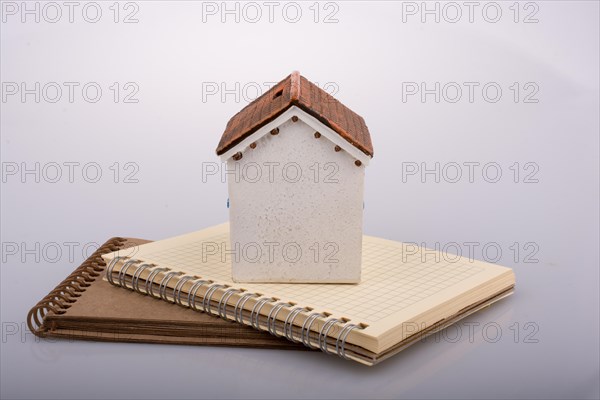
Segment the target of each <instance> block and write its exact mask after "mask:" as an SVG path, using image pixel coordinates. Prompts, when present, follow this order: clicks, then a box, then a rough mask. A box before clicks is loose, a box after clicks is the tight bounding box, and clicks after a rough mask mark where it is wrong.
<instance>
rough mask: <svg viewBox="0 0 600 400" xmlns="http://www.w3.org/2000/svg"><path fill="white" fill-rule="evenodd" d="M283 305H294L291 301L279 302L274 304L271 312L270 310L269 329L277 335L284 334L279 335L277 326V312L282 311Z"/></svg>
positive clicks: (272, 333)
mask: <svg viewBox="0 0 600 400" xmlns="http://www.w3.org/2000/svg"><path fill="white" fill-rule="evenodd" d="M283 307H292V305H291V304H290V303H283V302H278V303H276V304H275V305H274V306H273V308H271V312H269V315H268V316H267V330H268V331H269V333H270V334H271V335H273V336H277V337H281V336H283V335H279V334H278V333H277V327H276V323H277V314H279V311H281V309H282V308H283ZM271 321H273V323H271Z"/></svg>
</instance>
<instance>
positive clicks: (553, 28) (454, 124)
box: [0, 1, 600, 398]
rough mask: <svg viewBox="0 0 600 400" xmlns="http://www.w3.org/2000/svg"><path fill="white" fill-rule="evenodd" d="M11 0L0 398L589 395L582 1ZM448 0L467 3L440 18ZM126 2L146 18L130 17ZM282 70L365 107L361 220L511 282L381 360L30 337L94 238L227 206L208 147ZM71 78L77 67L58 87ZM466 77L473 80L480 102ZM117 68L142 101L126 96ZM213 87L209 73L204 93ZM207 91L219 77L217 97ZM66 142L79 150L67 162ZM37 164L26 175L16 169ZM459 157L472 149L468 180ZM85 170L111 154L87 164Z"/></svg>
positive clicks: (593, 378)
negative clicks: (33, 318)
mask: <svg viewBox="0 0 600 400" xmlns="http://www.w3.org/2000/svg"><path fill="white" fill-rule="evenodd" d="M7 3H10V2H2V10H3V14H2V18H3V20H2V24H1V42H0V43H1V53H0V55H1V58H2V65H1V81H2V84H3V88H2V95H3V98H2V103H1V107H2V113H1V114H2V115H1V125H0V127H1V131H2V132H1V156H2V171H3V177H2V178H3V180H2V197H1V199H2V215H1V216H2V227H1V233H2V246H3V248H2V258H3V259H2V268H1V296H2V297H1V299H2V301H1V311H2V315H1V319H2V344H1V346H2V352H1V355H2V361H1V378H2V381H1V387H2V389H1V395H2V397H3V398H35V397H39V398H45V397H49V398H85V397H95V398H108V397H118V398H130V397H131V398H136V397H140V398H149V397H156V398H162V397H177V398H187V397H224V398H237V397H240V398H241V397H251V398H288V397H291V398H303V397H307V398H308V397H310V398H314V397H339V398H353V397H356V398H365V397H374V398H394V397H410V398H456V397H461V398H598V396H599V382H598V375H599V372H600V370H599V365H598V362H599V361H598V359H599V348H598V346H599V345H598V336H599V327H598V315H599V310H598V307H599V306H598V304H599V298H598V291H599V283H598V282H599V277H598V265H599V255H598V242H599V237H598V220H599V214H598V202H599V198H598V197H599V196H598V181H599V176H598V169H599V166H598V155H599V154H598V146H599V143H598V136H599V129H600V128H599V119H598V117H599V115H598V110H599V100H598V96H599V82H598V70H599V60H598V56H599V29H598V24H599V23H598V21H599V19H598V16H599V7H598V3H597V2H595V1H579V2H561V1H536V2H530V3H527V4H526V3H525V2H521V3H518V4H517V5H516V6H515V5H514V4H513V2H512V1H509V2H497V3H494V4H492V5H489V3H488V2H480V3H477V6H476V8H475V9H474V13H473V15H472V22H470V21H469V8H468V7H467V6H465V5H464V4H463V3H462V2H459V3H453V4H452V5H451V6H448V5H447V4H446V3H436V2H428V3H427V7H428V8H429V9H435V7H438V9H439V12H440V20H439V22H436V21H435V15H432V14H423V13H422V12H421V11H422V7H423V5H422V4H421V2H417V3H410V2H408V3H407V2H394V1H386V2H369V3H367V2H358V1H356V2H355V1H352V2H332V3H319V4H317V5H316V6H315V5H314V4H313V2H299V3H296V4H297V5H298V7H299V8H300V9H301V10H302V15H301V16H300V17H299V21H298V22H295V23H294V22H292V20H294V19H295V18H296V16H295V12H294V11H295V9H296V8H298V7H296V6H295V5H291V6H290V5H289V3H283V2H281V3H278V5H276V7H275V9H274V13H273V15H272V20H273V21H272V22H270V21H269V15H268V12H269V8H268V6H267V5H265V4H264V3H262V2H259V3H254V4H257V5H258V8H259V9H260V10H261V12H262V18H260V19H258V20H257V21H255V22H252V20H255V19H256V7H254V5H252V6H251V7H253V8H249V6H245V4H244V3H237V6H236V3H228V6H227V7H228V8H229V9H233V10H235V7H237V10H238V12H237V15H236V13H235V12H234V14H225V15H221V12H222V11H223V5H222V4H221V3H220V2H217V3H210V2H208V3H207V2H205V3H202V2H193V1H182V2H172V3H167V2H159V1H141V2H136V3H132V4H133V5H126V4H125V3H120V4H118V5H117V6H118V7H117V8H118V9H119V11H120V12H119V15H118V19H117V20H118V22H116V23H115V22H114V18H115V13H114V10H115V6H114V5H113V2H100V3H98V4H99V5H98V7H99V8H100V9H101V10H102V15H101V17H100V20H99V21H98V22H96V23H92V22H88V21H86V19H85V18H87V19H88V20H91V19H94V18H95V15H94V14H95V12H94V8H93V5H92V6H89V5H87V4H88V3H86V2H81V3H78V5H77V7H76V8H75V9H74V14H73V22H69V15H68V12H69V9H68V7H66V6H64V5H63V3H62V2H59V3H57V4H58V6H59V8H60V10H61V12H62V17H61V19H60V20H59V21H58V22H56V23H51V22H49V21H47V20H46V19H53V18H55V12H56V9H52V8H51V7H48V6H46V8H44V6H45V3H38V5H37V7H39V10H40V21H39V22H36V21H35V15H33V14H32V15H28V14H25V15H22V13H21V7H22V5H21V2H16V3H14V4H13V5H16V7H18V8H19V9H18V10H17V13H16V14H15V15H12V10H14V8H11V7H12V6H11V5H8V6H7ZM436 4H437V5H436ZM455 4H457V5H458V9H459V10H460V11H461V13H462V14H461V15H462V17H461V18H460V19H459V20H458V21H457V22H454V23H453V22H451V20H453V19H455V17H456V10H457V8H456V7H455ZM7 7H8V8H7ZM27 7H29V8H30V9H34V7H36V3H35V2H28V3H27ZM84 7H87V8H85V9H86V10H87V11H86V12H87V14H82V12H83V9H84ZM111 7H112V9H111ZM284 7H286V8H285V9H286V10H287V14H284V13H283V9H284ZM290 7H292V8H290ZM415 7H416V8H418V9H419V10H416V9H415ZM511 7H512V8H511ZM498 8H499V9H500V10H501V12H502V14H501V16H500V18H499V21H497V22H495V23H493V22H491V21H492V20H494V19H495V18H496V17H495V11H496V10H497V9H498ZM316 9H318V10H319V13H318V15H316V13H315V10H316ZM484 9H485V10H486V11H485V12H484V11H483V10H484ZM515 9H518V10H519V14H518V16H517V15H516V14H515ZM44 10H45V12H44ZM244 10H245V11H244ZM134 11H135V14H134V15H133V16H132V18H133V19H137V21H138V22H137V23H124V22H123V18H124V17H125V16H126V15H129V14H130V13H131V12H134ZM212 11H216V14H214V15H213V14H212V13H211V12H212ZM413 12H415V13H414V14H413ZM332 13H333V14H332ZM528 15H529V18H528V21H529V23H525V21H524V20H525V19H526V16H528ZM84 16H85V18H84ZM236 16H237V17H238V18H239V21H238V22H236V20H235V19H236ZM327 16H329V18H326V17H327ZM22 17H24V18H25V22H22V20H21V18H22ZM222 17H223V18H225V21H224V22H223V21H222ZM515 17H516V19H517V22H515ZM422 18H424V19H425V21H424V22H423V21H422ZM315 19H316V22H315ZM325 20H327V21H328V23H326V21H325ZM535 20H537V22H536V21H535ZM336 21H337V22H336ZM293 70H299V71H300V72H301V73H302V74H303V75H304V76H306V77H307V78H308V79H310V80H312V81H313V82H316V83H318V84H320V85H321V86H322V87H325V88H326V89H328V90H329V91H330V92H333V93H335V96H336V97H337V98H338V99H339V100H341V101H342V102H343V103H344V104H346V105H347V106H349V107H350V108H352V109H353V110H355V111H356V112H358V113H359V114H361V115H362V116H363V117H364V118H365V120H366V122H367V124H368V126H369V129H370V131H371V135H372V139H373V144H374V149H375V157H374V159H373V161H372V163H371V164H370V165H369V167H368V168H367V172H366V188H365V214H364V218H365V222H364V225H365V232H366V233H367V234H371V235H376V236H381V237H385V238H389V239H394V240H400V241H405V242H416V243H420V244H424V245H426V246H428V247H436V246H439V247H440V248H444V247H445V248H446V249H448V250H449V251H453V250H452V246H454V245H453V243H458V250H459V251H460V252H462V254H463V255H468V254H467V252H468V250H469V248H473V247H470V246H474V248H475V253H474V254H473V255H474V257H475V258H477V259H484V260H488V261H490V260H491V261H496V262H497V263H499V264H501V265H505V266H509V267H512V268H514V270H515V273H516V277H517V288H516V293H515V295H514V296H512V297H511V298H509V299H506V300H504V301H502V302H501V303H499V304H497V305H494V306H493V307H492V308H490V309H487V310H485V311H483V312H480V313H478V314H476V315H473V316H471V317H470V318H468V320H467V323H472V324H473V325H472V326H473V327H474V328H473V332H471V333H472V334H470V331H469V325H466V324H465V323H464V322H463V323H460V324H459V325H458V329H457V328H456V327H455V329H452V328H451V329H449V330H448V331H446V332H445V333H444V334H443V335H441V336H438V339H439V340H436V339H435V338H432V339H428V340H427V341H426V343H420V344H418V345H415V346H413V347H412V348H410V349H408V350H407V351H405V352H403V353H402V354H400V355H398V356H396V357H394V358H392V359H390V360H388V361H386V362H384V363H382V364H380V365H378V366H376V367H373V368H365V367H362V366H360V365H354V364H353V363H350V362H347V361H344V360H340V359H337V358H335V357H329V356H325V355H322V354H315V353H295V352H289V351H273V350H257V349H234V348H210V347H188V346H166V345H165V346H153V345H130V344H120V343H115V344H106V343H86V342H66V341H60V342H55V341H38V340H37V339H36V338H34V336H33V335H31V334H30V333H28V332H26V331H25V326H24V325H23V324H24V321H25V316H26V314H27V311H28V310H29V308H30V307H31V306H33V305H34V304H35V303H36V302H37V301H38V300H39V299H41V298H42V297H43V296H44V295H45V294H46V293H48V292H49V291H50V290H51V289H52V288H53V287H54V286H55V284H57V283H58V282H60V281H61V280H62V279H63V278H64V277H65V276H66V275H67V274H68V273H69V272H70V271H71V270H72V269H73V268H74V267H75V266H76V265H77V264H78V263H79V262H81V261H82V260H83V259H84V258H85V257H84V255H85V254H83V251H82V250H87V251H88V253H90V252H91V251H93V250H94V245H96V246H97V244H101V243H103V242H104V241H105V240H106V239H107V238H108V237H111V236H117V235H118V236H133V237H142V238H148V239H155V240H156V239H162V238H167V237H170V236H173V235H177V234H182V233H185V232H189V231H193V230H198V229H201V228H204V227H208V226H211V225H214V224H217V223H221V222H223V221H225V220H226V219H227V215H228V213H227V208H226V201H227V185H226V183H224V182H222V181H221V180H220V179H218V178H215V177H209V178H208V179H205V180H204V182H203V179H202V166H203V163H213V162H219V160H218V158H217V157H216V155H215V148H216V146H217V143H218V141H219V138H220V135H221V133H222V132H223V130H224V127H225V124H226V122H227V121H228V119H229V118H230V117H231V116H232V115H233V114H235V113H236V112H237V111H239V110H240V109H241V108H242V107H243V106H244V105H245V104H247V102H248V101H250V100H252V98H254V97H255V96H256V93H257V91H256V90H255V89H256V87H262V90H263V91H264V90H266V89H267V86H268V85H269V84H270V83H274V82H276V81H279V80H280V79H282V78H284V77H285V76H286V75H288V74H289V73H290V72H291V71H293ZM35 82H40V88H43V87H44V85H47V84H48V83H51V82H56V83H57V84H58V85H61V86H62V88H63V93H62V97H61V98H60V99H59V100H58V101H57V102H55V103H52V102H49V101H48V99H50V98H53V97H54V96H55V92H47V93H42V89H40V93H39V94H40V101H39V103H36V101H35V94H30V95H26V96H25V98H24V101H23V100H22V99H21V96H20V93H17V94H15V95H10V94H9V92H10V91H11V88H14V86H13V85H14V84H16V85H17V86H19V85H21V83H25V85H26V87H27V88H30V89H31V88H34V87H35V86H34V85H35ZM64 82H75V83H77V84H79V86H77V87H76V88H75V91H74V98H73V102H70V101H69V98H68V88H67V87H66V86H64V84H63V83H64ZM90 82H93V83H95V84H97V85H98V86H100V87H101V89H102V96H101V97H100V99H99V100H98V101H97V102H95V103H92V102H89V101H87V100H86V99H85V98H84V97H83V96H82V92H81V88H82V87H83V86H84V85H85V84H86V83H90ZM114 82H118V86H119V87H120V93H119V97H118V98H117V102H116V103H115V102H114V97H113V96H114V90H111V89H110V87H111V85H113V83H114ZM436 82H439V84H440V93H439V94H440V101H439V102H436V101H435V94H429V95H426V96H425V98H424V99H421V96H420V94H417V95H412V96H408V95H407V93H406V90H407V89H408V88H412V87H414V86H413V84H412V83H416V85H417V86H420V84H421V83H424V84H425V85H426V88H429V89H433V88H435V84H436ZM464 82H474V83H473V85H478V86H476V88H475V91H474V97H473V99H472V100H473V101H472V102H471V101H469V98H468V97H469V96H468V87H467V86H465V84H464ZM515 82H517V86H518V87H519V98H518V99H516V100H517V101H516V102H515V97H514V95H515V90H514V88H516V87H517V86H513V85H514V83H515ZM127 83H131V84H132V85H133V86H132V85H130V86H128V88H129V89H128V90H126V88H125V84H127ZM486 84H489V85H488V87H490V85H491V87H500V88H501V90H502V95H501V96H500V97H499V98H498V99H497V100H498V101H496V102H492V100H493V99H492V97H495V94H494V91H493V90H492V89H490V91H489V92H487V95H488V97H487V98H486V97H484V96H483V94H482V88H483V87H484V86H485V85H486ZM236 85H237V87H239V89H236ZM457 85H458V86H460V87H461V88H462V89H463V93H462V97H461V98H460V99H459V100H458V101H457V102H455V103H453V102H451V101H450V100H452V98H454V97H455V94H456V93H455V92H451V91H448V92H443V89H442V88H443V87H444V86H446V88H447V90H451V89H452V88H453V87H454V88H455V87H456V86H457ZM526 85H528V86H526ZM132 87H136V88H138V89H139V90H138V92H137V93H136V94H135V96H134V97H133V98H134V99H137V100H138V102H137V103H126V102H124V95H125V94H126V93H129V92H131V88H132ZM215 87H217V88H218V89H219V92H218V93H217V94H211V93H212V92H207V89H208V88H210V89H213V88H215ZM511 87H513V89H511ZM113 88H114V86H113ZM244 88H245V90H244ZM532 88H533V89H532ZM50 89H51V88H50V87H49V89H48V90H50ZM221 89H227V90H229V91H230V92H228V93H230V94H227V95H225V98H221V94H222V93H223V92H222V90H221ZM533 91H535V92H536V93H535V94H534V95H533V96H532V97H530V98H528V100H529V101H534V100H537V102H525V95H526V94H528V93H531V92H533ZM88 94H89V95H90V96H94V93H93V91H90V92H89V93H88ZM236 95H237V97H238V98H236ZM403 97H404V98H403ZM71 162H75V163H79V164H78V165H74V167H73V168H74V175H73V176H72V179H69V176H68V175H69V174H68V172H69V169H68V167H67V166H66V165H65V164H64V163H71ZM36 163H39V170H40V176H39V182H36V176H35V174H25V175H22V174H21V172H22V169H23V167H25V168H29V169H35V168H36ZM115 163H118V164H117V165H115ZM127 163H130V164H127ZM436 163H439V171H440V172H439V182H436V176H435V174H433V173H432V174H425V175H424V176H422V175H421V174H420V173H417V174H415V175H406V174H405V175H404V176H403V171H404V172H405V173H406V172H407V171H409V170H410V169H411V168H414V167H415V166H417V167H418V168H419V170H420V171H421V170H423V169H424V168H427V169H435V168H436ZM465 163H479V164H477V165H478V166H476V167H475V170H474V172H475V173H474V175H473V176H472V179H469V176H468V172H469V170H468V168H467V166H466V165H469V164H466V165H465ZM515 163H518V164H515ZM87 164H89V165H91V167H88V169H87V170H86V172H87V173H86V174H83V173H82V167H83V166H84V165H87ZM488 164H489V165H490V166H491V167H487V168H488V169H486V174H482V170H483V166H485V165H488ZM56 165H59V166H62V167H61V174H62V175H61V176H60V178H59V179H56ZM72 165H73V164H72ZM204 165H206V164H204ZM456 165H459V166H462V168H461V172H462V176H461V178H460V179H458V180H457V179H455V177H456V173H455V172H456V168H455V167H456ZM470 165H476V164H470ZM15 166H16V167H18V168H19V169H18V170H17V173H16V174H14V175H13V174H10V173H9V172H10V171H13V169H14V168H15ZM111 166H112V169H111ZM94 168H99V169H100V171H101V172H102V176H101V178H100V179H99V181H98V182H96V183H91V182H90V181H93V180H94V179H95V174H96V170H95V169H94ZM490 168H492V169H490ZM115 170H117V171H119V172H120V173H119V174H118V176H116V175H115ZM497 170H500V171H501V172H502V175H501V177H499V178H498V181H497V182H495V183H492V182H491V181H494V180H496V178H495V176H496V173H495V172H496V171H497ZM515 170H517V171H519V174H518V175H515ZM44 171H45V172H44ZM134 171H135V174H134V175H133V176H129V179H126V176H127V174H128V173H131V172H134ZM533 172H535V173H534V175H529V174H530V173H533ZM53 180H57V182H55V183H52V181H53ZM70 180H72V182H71V181H70ZM115 180H116V181H117V182H115ZM131 180H133V181H134V182H129V183H127V182H126V181H131ZM136 180H137V183H136V182H135V181H136ZM455 180H457V182H454V181H455ZM515 181H516V182H515ZM453 182H454V183H453ZM472 242H474V243H475V244H474V245H469V243H472ZM65 243H75V244H74V245H67V244H65ZM514 243H517V245H516V246H515V245H514ZM36 246H38V248H39V250H35V249H36ZM69 246H73V247H74V249H75V251H74V255H73V256H72V257H71V256H70V255H69V254H68V251H69ZM484 247H485V248H486V249H487V250H488V251H489V252H483V251H482V249H483V248H484ZM498 248H499V249H500V250H501V251H502V254H501V255H500V257H496V254H495V253H494V251H493V250H497V249H498ZM517 248H518V249H519V251H518V254H517V251H516V249H517ZM15 249H16V250H15ZM28 249H34V250H33V251H31V252H29V251H28ZM57 249H58V250H59V251H60V253H59V252H57V251H56V250H57ZM454 249H455V250H456V246H455V247H454ZM36 258H37V259H36ZM496 259H497V260H496ZM490 327H491V328H490ZM497 327H499V328H500V331H501V336H499V337H498V338H496V331H495V330H497ZM457 335H458V336H457Z"/></svg>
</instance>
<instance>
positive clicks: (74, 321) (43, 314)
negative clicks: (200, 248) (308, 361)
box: [27, 237, 306, 349]
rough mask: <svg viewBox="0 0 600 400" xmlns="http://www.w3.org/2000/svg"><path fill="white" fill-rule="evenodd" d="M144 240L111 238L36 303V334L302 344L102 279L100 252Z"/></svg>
mask: <svg viewBox="0 0 600 400" xmlns="http://www.w3.org/2000/svg"><path fill="white" fill-rule="evenodd" d="M148 242H149V241H148V240H142V239H132V238H118V237H116V238H112V239H109V240H108V241H107V242H106V243H105V244H103V245H102V246H101V247H100V248H98V250H97V251H96V252H94V254H92V255H91V256H90V257H89V258H88V259H87V260H86V261H85V262H84V263H83V264H81V266H79V267H78V268H77V269H76V270H75V271H73V273H71V274H70V275H69V276H68V277H67V278H66V279H65V280H63V281H62V282H61V283H60V284H59V285H58V286H57V287H56V288H54V290H52V291H51V292H50V293H49V294H48V295H47V296H46V297H44V298H43V299H42V300H41V301H40V302H38V304H36V305H35V306H34V307H33V308H32V309H31V310H30V311H29V314H28V316H27V322H28V325H29V329H30V330H31V331H32V332H33V333H34V334H36V335H37V336H40V337H53V338H68V339H83V340H99V341H111V342H144V343H171V344H195V345H211V346H241V347H260V348H277V349H306V348H305V347H304V346H302V345H301V344H297V343H292V342H290V341H288V340H286V339H283V338H277V337H274V336H272V335H270V334H268V333H266V332H261V331H257V330H255V329H253V328H251V327H248V326H245V325H240V324H236V323H234V322H231V321H227V320H224V319H221V318H218V317H214V316H212V315H208V314H204V313H199V312H196V311H192V310H190V309H187V308H182V307H180V306H177V305H175V304H171V303H167V302H164V301H161V300H158V299H155V298H151V297H147V296H143V295H141V294H138V293H135V292H131V291H129V290H123V289H120V288H117V287H115V286H112V285H111V284H109V283H108V282H106V281H104V280H103V279H102V276H103V275H104V270H105V268H106V264H105V262H104V261H103V260H102V257H101V255H102V254H105V253H109V252H113V251H117V250H119V249H127V248H132V247H134V246H137V245H140V244H144V243H148Z"/></svg>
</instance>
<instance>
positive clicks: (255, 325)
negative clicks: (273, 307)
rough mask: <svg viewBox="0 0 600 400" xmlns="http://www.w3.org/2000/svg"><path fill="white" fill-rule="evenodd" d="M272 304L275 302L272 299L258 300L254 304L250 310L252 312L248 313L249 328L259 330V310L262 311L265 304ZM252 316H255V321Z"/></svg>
mask: <svg viewBox="0 0 600 400" xmlns="http://www.w3.org/2000/svg"><path fill="white" fill-rule="evenodd" d="M273 302H275V300H274V299H272V298H270V297H265V298H262V299H260V300H258V301H257V302H256V304H254V307H253V308H252V312H251V313H250V326H252V327H253V328H254V329H256V330H261V329H260V322H259V318H260V310H262V308H263V307H264V306H265V304H267V303H273ZM254 315H256V321H255V319H254Z"/></svg>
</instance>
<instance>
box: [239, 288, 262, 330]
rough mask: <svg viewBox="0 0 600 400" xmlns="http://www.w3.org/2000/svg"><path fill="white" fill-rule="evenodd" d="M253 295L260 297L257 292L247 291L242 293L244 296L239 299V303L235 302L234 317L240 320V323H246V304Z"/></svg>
mask: <svg viewBox="0 0 600 400" xmlns="http://www.w3.org/2000/svg"><path fill="white" fill-rule="evenodd" d="M252 297H260V296H259V295H258V294H256V293H245V294H243V295H242V297H240V298H239V299H238V301H237V303H235V308H234V309H233V318H234V320H235V322H238V323H240V324H243V323H244V315H243V311H244V305H245V304H246V303H247V302H248V300H250V298H252ZM238 310H239V318H238Z"/></svg>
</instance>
